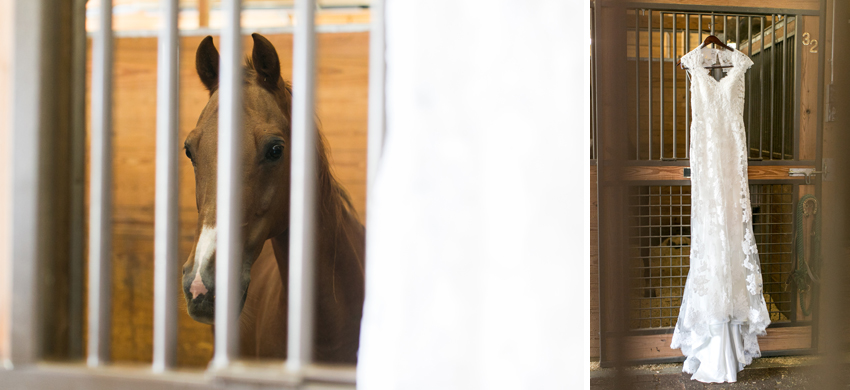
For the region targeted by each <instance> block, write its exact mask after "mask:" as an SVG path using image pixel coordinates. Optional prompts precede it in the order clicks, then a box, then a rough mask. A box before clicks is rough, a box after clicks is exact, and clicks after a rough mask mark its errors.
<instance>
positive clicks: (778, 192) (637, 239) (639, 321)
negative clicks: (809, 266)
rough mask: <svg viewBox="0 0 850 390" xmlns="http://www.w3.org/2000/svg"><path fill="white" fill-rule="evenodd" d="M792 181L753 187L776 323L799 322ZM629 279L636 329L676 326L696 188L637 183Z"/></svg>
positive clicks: (633, 194) (632, 207) (768, 294)
mask: <svg viewBox="0 0 850 390" xmlns="http://www.w3.org/2000/svg"><path fill="white" fill-rule="evenodd" d="M793 187H794V186H793V185H791V184H755V185H750V195H751V202H750V203H751V206H752V208H753V233H754V235H755V238H756V243H757V245H758V250H759V260H760V262H761V270H762V276H763V278H764V292H765V300H766V302H767V303H768V311H769V312H770V318H771V321H772V322H774V323H777V322H788V321H792V320H794V319H795V318H794V316H793V308H794V306H795V304H796V303H795V302H794V295H793V293H792V292H787V291H784V289H785V280H786V279H787V278H788V276H789V275H790V273H791V272H792V269H791V267H792V259H791V237H792V233H793V222H792V219H793V214H792V213H793V211H792V210H793V206H794V201H793V199H794V198H793V195H794V188H793ZM630 192H631V193H630V211H631V212H630V216H631V222H630V237H629V240H630V248H629V259H628V262H629V263H628V264H629V271H628V272H629V273H628V275H629V278H630V282H631V296H630V297H629V298H630V299H629V301H630V307H629V310H630V319H629V327H630V328H631V329H656V328H670V327H673V326H675V325H676V320H677V319H678V316H679V306H680V305H681V303H682V295H683V293H684V286H685V281H686V279H687V275H688V270H689V268H690V259H689V257H690V223H691V187H690V185H678V186H636V187H632V188H631V191H630Z"/></svg>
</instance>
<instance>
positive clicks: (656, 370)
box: [590, 356, 850, 390]
mask: <svg viewBox="0 0 850 390" xmlns="http://www.w3.org/2000/svg"><path fill="white" fill-rule="evenodd" d="M816 364H817V358H816V357H813V356H788V357H772V358H761V359H756V360H755V361H754V362H753V364H752V365H750V366H747V368H745V369H744V371H742V372H740V373H738V381H737V382H735V383H722V384H707V383H701V382H697V381H694V380H691V376H690V374H685V373H683V372H682V364H681V363H671V364H648V365H641V366H634V367H629V368H627V369H626V380H625V381H624V382H622V383H619V384H618V383H616V381H615V375H614V374H615V371H614V369H612V368H600V367H599V363H596V362H594V363H591V369H590V388H591V389H594V390H608V389H612V390H613V389H618V390H619V389H622V388H629V387H630V388H632V389H640V390H643V389H810V388H814V386H815V385H814V383H816V382H817V379H818V373H817V371H816V370H815V368H816ZM848 372H850V370H847V369H845V374H847V373H848ZM848 379H850V377H848ZM845 383H848V386H846V387H844V388H847V389H850V381H845ZM818 390H826V389H818Z"/></svg>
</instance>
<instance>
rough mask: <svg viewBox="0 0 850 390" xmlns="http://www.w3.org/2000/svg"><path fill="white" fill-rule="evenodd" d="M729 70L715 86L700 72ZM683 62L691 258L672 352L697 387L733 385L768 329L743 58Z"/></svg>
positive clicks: (700, 57) (703, 51)
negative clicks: (688, 117) (687, 84)
mask: <svg viewBox="0 0 850 390" xmlns="http://www.w3.org/2000/svg"><path fill="white" fill-rule="evenodd" d="M716 61H719V62H720V63H721V64H722V65H731V66H732V68H726V69H728V73H727V74H726V76H725V77H723V78H722V79H720V81H717V80H715V79H714V78H713V77H711V76H710V75H709V70H708V69H705V68H704V67H705V66H710V65H714V64H715V62H716ZM681 62H682V64H683V66H685V67H687V68H688V69H689V70H688V72H689V73H690V78H691V107H692V110H693V122H692V123H691V145H690V148H691V149H690V159H691V252H690V271H689V272H688V278H687V282H686V283H685V290H684V296H683V297H682V305H681V308H680V309H679V320H678V322H677V323H676V329H675V331H674V333H673V340H672V343H671V345H670V347H671V348H673V349H676V348H681V350H682V353H683V354H684V355H685V356H686V357H687V358H686V360H685V363H684V367H683V369H682V371H684V372H687V373H691V374H693V376H692V377H691V379H695V380H698V381H701V382H734V381H736V379H737V374H738V371H741V370H743V369H744V366H745V365H748V364H750V363H751V362H752V359H753V358H754V357H759V356H761V351H760V350H759V345H758V340H757V339H756V336H763V335H765V328H766V327H767V325H768V324H770V316H769V315H768V312H767V305H766V304H765V300H764V295H763V292H762V276H761V270H760V266H759V259H758V251H757V249H756V242H755V238H754V237H753V226H752V211H751V209H750V193H749V188H748V184H747V151H746V142H745V133H744V120H743V111H744V73H745V72H746V71H747V69H749V68H750V66H751V65H752V64H753V62H752V61H751V60H750V59H749V57H747V55H746V54H744V53H741V52H740V51H737V50H735V51H729V50H716V49H711V48H703V46H702V45H700V46H699V47H698V48H696V49H694V50H692V51H691V52H689V53H688V54H685V55H684V56H683V57H682V59H681Z"/></svg>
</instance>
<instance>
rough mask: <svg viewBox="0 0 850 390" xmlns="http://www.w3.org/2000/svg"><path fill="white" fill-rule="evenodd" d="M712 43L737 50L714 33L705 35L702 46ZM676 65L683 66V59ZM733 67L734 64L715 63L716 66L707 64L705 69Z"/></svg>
mask: <svg viewBox="0 0 850 390" xmlns="http://www.w3.org/2000/svg"><path fill="white" fill-rule="evenodd" d="M712 43H713V44H715V45H717V46H719V47H721V48H724V49H726V50H729V51H735V49H733V48H731V47H729V46H726V44H725V43H723V41H721V40H720V38H718V37H716V36H714V35H709V36H707V37H705V40H704V41H702V47H706V46H708V45H710V44H712ZM676 66H682V60H679V61H678V62H676ZM732 67H733V66H732V65H715V66H706V67H705V69H721V68H732ZM682 69H688V68H682Z"/></svg>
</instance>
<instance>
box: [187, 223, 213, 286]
mask: <svg viewBox="0 0 850 390" xmlns="http://www.w3.org/2000/svg"><path fill="white" fill-rule="evenodd" d="M213 253H215V226H204V228H203V229H202V230H201V236H200V238H198V245H197V246H196V247H195V270H196V271H195V279H194V280H192V285H191V286H190V287H189V292H191V293H192V299H195V298H197V297H198V295H202V294H206V293H207V292H208V290H207V287H206V286H204V282H203V281H202V280H201V270H202V269H204V266H205V265H206V264H207V262H209V261H210V259H211V258H212V255H213Z"/></svg>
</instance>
